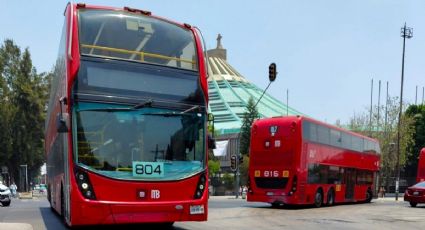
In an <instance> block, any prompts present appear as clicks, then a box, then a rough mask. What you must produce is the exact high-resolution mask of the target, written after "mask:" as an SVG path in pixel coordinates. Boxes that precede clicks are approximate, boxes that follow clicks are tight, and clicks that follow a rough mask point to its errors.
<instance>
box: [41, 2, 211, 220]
mask: <svg viewBox="0 0 425 230" xmlns="http://www.w3.org/2000/svg"><path fill="white" fill-rule="evenodd" d="M64 15H65V23H64V26H63V30H62V38H61V42H60V46H59V56H58V59H57V61H56V65H55V71H54V77H53V79H52V88H51V91H50V101H49V107H48V112H47V119H46V120H47V121H46V132H45V151H46V156H47V184H48V200H49V202H50V205H51V207H52V209H53V210H55V211H57V212H58V213H59V214H60V215H61V216H62V218H63V219H64V221H65V222H66V224H67V225H70V226H78V225H98V224H104V225H108V224H127V223H147V222H150V223H152V222H154V223H166V224H172V223H174V222H175V221H205V220H206V219H207V213H208V206H207V205H208V191H207V189H206V188H208V180H207V178H208V172H207V160H208V159H207V156H208V155H207V152H208V144H207V143H211V146H212V145H213V142H212V141H208V139H207V138H208V135H207V120H208V119H207V117H208V116H207V111H208V110H207V105H208V86H207V81H206V73H207V70H206V64H205V60H204V55H203V53H204V52H203V49H202V46H201V42H200V41H201V39H200V33H199V31H198V30H197V29H196V28H195V27H192V26H191V25H189V24H179V23H176V22H172V21H169V20H166V19H163V18H160V17H157V16H153V15H152V13H151V12H149V11H144V10H138V9H133V8H129V7H124V8H120V9H118V8H110V7H99V6H90V5H86V4H73V3H70V4H68V5H67V7H66V9H65V13H64Z"/></svg>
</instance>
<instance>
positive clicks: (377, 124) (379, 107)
mask: <svg viewBox="0 0 425 230" xmlns="http://www.w3.org/2000/svg"><path fill="white" fill-rule="evenodd" d="M378 88H379V89H378V118H377V121H376V126H377V127H376V131H377V132H379V118H380V117H379V111H381V106H380V104H381V80H379V87H378Z"/></svg>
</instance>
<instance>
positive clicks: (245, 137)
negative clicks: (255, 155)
mask: <svg viewBox="0 0 425 230" xmlns="http://www.w3.org/2000/svg"><path fill="white" fill-rule="evenodd" d="M258 117H259V113H258V110H257V108H256V107H255V102H254V99H253V98H252V97H250V98H249V100H248V103H247V105H246V111H245V113H244V118H243V124H242V127H241V137H240V144H239V149H240V153H241V154H242V155H248V154H249V144H250V139H251V126H252V123H254V120H255V119H257V118H258Z"/></svg>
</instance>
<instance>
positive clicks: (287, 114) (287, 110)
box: [286, 89, 289, 116]
mask: <svg viewBox="0 0 425 230" xmlns="http://www.w3.org/2000/svg"><path fill="white" fill-rule="evenodd" d="M288 106H289V89H286V116H289V108H288Z"/></svg>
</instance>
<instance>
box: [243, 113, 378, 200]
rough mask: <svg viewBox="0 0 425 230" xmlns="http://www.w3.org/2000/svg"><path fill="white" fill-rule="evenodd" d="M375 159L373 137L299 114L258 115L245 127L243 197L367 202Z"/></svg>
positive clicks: (372, 186) (375, 169)
mask: <svg viewBox="0 0 425 230" xmlns="http://www.w3.org/2000/svg"><path fill="white" fill-rule="evenodd" d="M379 164H380V147H379V143H378V141H376V140H375V139H372V138H369V137H366V136H362V135H360V134H357V133H353V132H350V131H347V130H344V129H342V128H338V127H335V126H331V125H328V124H325V123H323V122H320V121H317V120H313V119H311V118H307V117H303V116H288V117H275V118H266V119H259V120H256V121H255V122H254V123H253V125H252V129H251V145H250V161H249V182H248V183H249V188H248V194H247V200H248V201H255V202H267V203H270V204H272V206H279V205H282V204H289V205H298V204H299V205H305V204H313V205H315V206H316V207H320V206H322V205H323V204H327V205H333V204H334V203H342V202H360V201H365V202H370V201H371V199H372V197H373V196H374V193H375V191H376V187H375V186H376V180H377V172H378V170H379Z"/></svg>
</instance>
